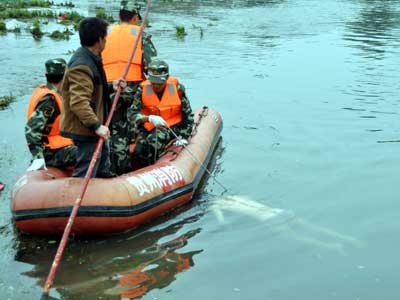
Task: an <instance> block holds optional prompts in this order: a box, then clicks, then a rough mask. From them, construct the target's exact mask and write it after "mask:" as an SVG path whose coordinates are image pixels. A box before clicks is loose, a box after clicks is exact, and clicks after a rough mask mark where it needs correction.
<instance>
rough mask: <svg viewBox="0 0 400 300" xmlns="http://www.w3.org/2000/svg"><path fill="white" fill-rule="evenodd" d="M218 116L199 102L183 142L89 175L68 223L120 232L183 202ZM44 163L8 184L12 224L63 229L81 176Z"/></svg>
mask: <svg viewBox="0 0 400 300" xmlns="http://www.w3.org/2000/svg"><path fill="white" fill-rule="evenodd" d="M221 130H222V119H221V116H220V114H219V113H218V112H216V111H215V110H213V109H210V108H207V107H203V108H201V109H198V110H197V111H196V112H195V126H194V129H193V133H192V136H191V138H190V139H189V144H188V145H187V146H186V147H177V146H172V147H170V148H168V149H167V151H165V153H164V154H163V155H162V156H161V157H160V159H158V160H157V161H156V162H155V163H154V164H153V165H151V166H148V167H145V168H142V169H138V170H135V171H132V172H130V173H127V174H124V175H121V176H118V177H114V178H107V179H102V178H93V179H90V181H89V185H88V188H87V191H86V193H85V196H84V198H83V201H82V205H81V207H80V209H79V212H78V215H77V217H76V219H75V222H74V224H73V227H72V232H73V233H75V234H78V235H99V234H111V233H118V232H123V231H126V230H129V229H132V228H134V227H137V226H138V225H140V224H142V223H144V222H147V221H149V220H151V219H153V218H155V217H157V216H159V215H162V214H165V213H166V212H168V211H170V210H172V209H174V208H176V207H178V206H180V205H182V204H184V203H186V202H188V201H190V200H191V198H192V196H193V194H194V192H195V191H196V189H197V188H198V186H199V183H200V180H201V179H202V177H203V175H204V174H205V172H206V169H205V167H206V166H207V165H208V163H209V161H210V159H211V158H212V156H213V153H214V151H215V149H216V146H217V144H218V142H219V139H220V132H221ZM70 174H71V173H70V172H67V171H63V170H59V169H56V168H51V167H50V168H49V169H48V170H39V171H34V172H26V173H24V174H22V176H21V177H19V178H18V180H17V182H16V183H15V184H14V187H13V189H12V200H11V201H12V203H11V209H12V214H13V219H14V222H15V225H16V227H17V228H18V229H19V230H20V231H22V232H25V233H30V234H35V235H60V234H62V232H63V231H64V228H65V225H66V223H67V221H68V217H69V215H70V213H71V210H72V207H73V204H74V202H75V200H76V198H77V197H78V195H79V192H80V189H81V184H82V181H83V179H81V178H73V177H70Z"/></svg>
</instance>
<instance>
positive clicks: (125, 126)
mask: <svg viewBox="0 0 400 300" xmlns="http://www.w3.org/2000/svg"><path fill="white" fill-rule="evenodd" d="M130 5H135V4H134V3H131V1H122V2H121V9H127V10H131V11H132V8H129V9H128V7H131V6H130ZM136 13H138V7H137V8H136ZM142 52H143V72H144V73H146V70H147V65H148V64H149V62H150V61H151V59H152V57H155V56H156V55H157V50H156V48H155V47H154V44H153V42H152V41H151V34H147V33H145V32H144V33H143V36H142ZM121 76H122V74H121ZM139 84H140V82H127V88H126V89H125V91H124V92H123V93H121V96H120V98H119V100H118V103H117V107H116V108H115V111H114V115H113V118H112V121H111V125H110V132H111V137H110V158H111V165H112V171H113V173H115V174H116V175H121V174H124V173H127V172H129V171H131V170H132V163H131V158H130V155H129V145H130V144H131V142H132V136H131V135H130V132H131V130H130V129H129V122H128V120H127V117H126V112H127V110H128V108H129V107H130V106H131V105H132V101H133V95H134V94H135V92H136V90H137V88H138V86H139ZM114 97H115V93H113V94H111V99H112V100H114Z"/></svg>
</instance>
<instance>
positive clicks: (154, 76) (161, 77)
mask: <svg viewBox="0 0 400 300" xmlns="http://www.w3.org/2000/svg"><path fill="white" fill-rule="evenodd" d="M147 73H148V75H149V80H150V82H151V83H155V84H163V83H164V82H165V81H166V80H167V79H168V76H169V66H168V64H167V63H166V62H165V61H164V60H161V59H158V58H153V59H152V60H151V62H150V63H149V65H148V71H147Z"/></svg>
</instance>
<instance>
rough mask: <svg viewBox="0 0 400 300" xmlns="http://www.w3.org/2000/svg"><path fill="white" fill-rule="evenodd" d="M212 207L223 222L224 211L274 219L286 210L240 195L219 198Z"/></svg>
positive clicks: (263, 218) (263, 219)
mask: <svg viewBox="0 0 400 300" xmlns="http://www.w3.org/2000/svg"><path fill="white" fill-rule="evenodd" d="M210 209H211V211H213V212H214V214H215V216H216V217H217V219H218V221H220V222H221V223H223V222H224V221H225V218H224V214H223V211H231V212H235V213H240V214H245V215H247V216H250V217H253V218H255V219H258V220H260V221H267V220H270V219H273V218H275V217H276V216H278V215H281V214H282V213H283V212H285V211H284V210H283V209H280V208H273V207H270V206H267V205H264V204H262V203H259V202H257V201H254V200H251V199H249V198H247V197H246V196H239V195H235V196H225V197H221V198H217V199H216V200H215V201H214V203H213V204H212V205H211V207H210Z"/></svg>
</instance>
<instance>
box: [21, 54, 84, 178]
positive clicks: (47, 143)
mask: <svg viewBox="0 0 400 300" xmlns="http://www.w3.org/2000/svg"><path fill="white" fill-rule="evenodd" d="M66 66H67V63H66V61H65V60H64V59H62V58H56V59H49V60H47V61H46V63H45V68H46V74H45V75H46V80H47V82H46V84H42V85H40V86H39V87H37V88H36V89H35V91H34V92H33V94H32V96H31V99H30V101H29V104H28V112H27V119H28V120H27V123H26V125H25V138H26V141H27V144H28V147H29V151H30V152H31V154H32V163H31V165H30V166H29V168H28V169H27V171H36V170H40V169H47V168H46V166H53V167H57V168H65V167H70V166H73V165H74V164H75V161H76V152H77V148H76V147H75V146H74V145H73V142H72V140H71V139H68V138H64V137H62V136H61V135H60V113H61V96H60V90H59V88H60V86H61V81H62V78H63V76H64V72H65V68H66Z"/></svg>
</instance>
